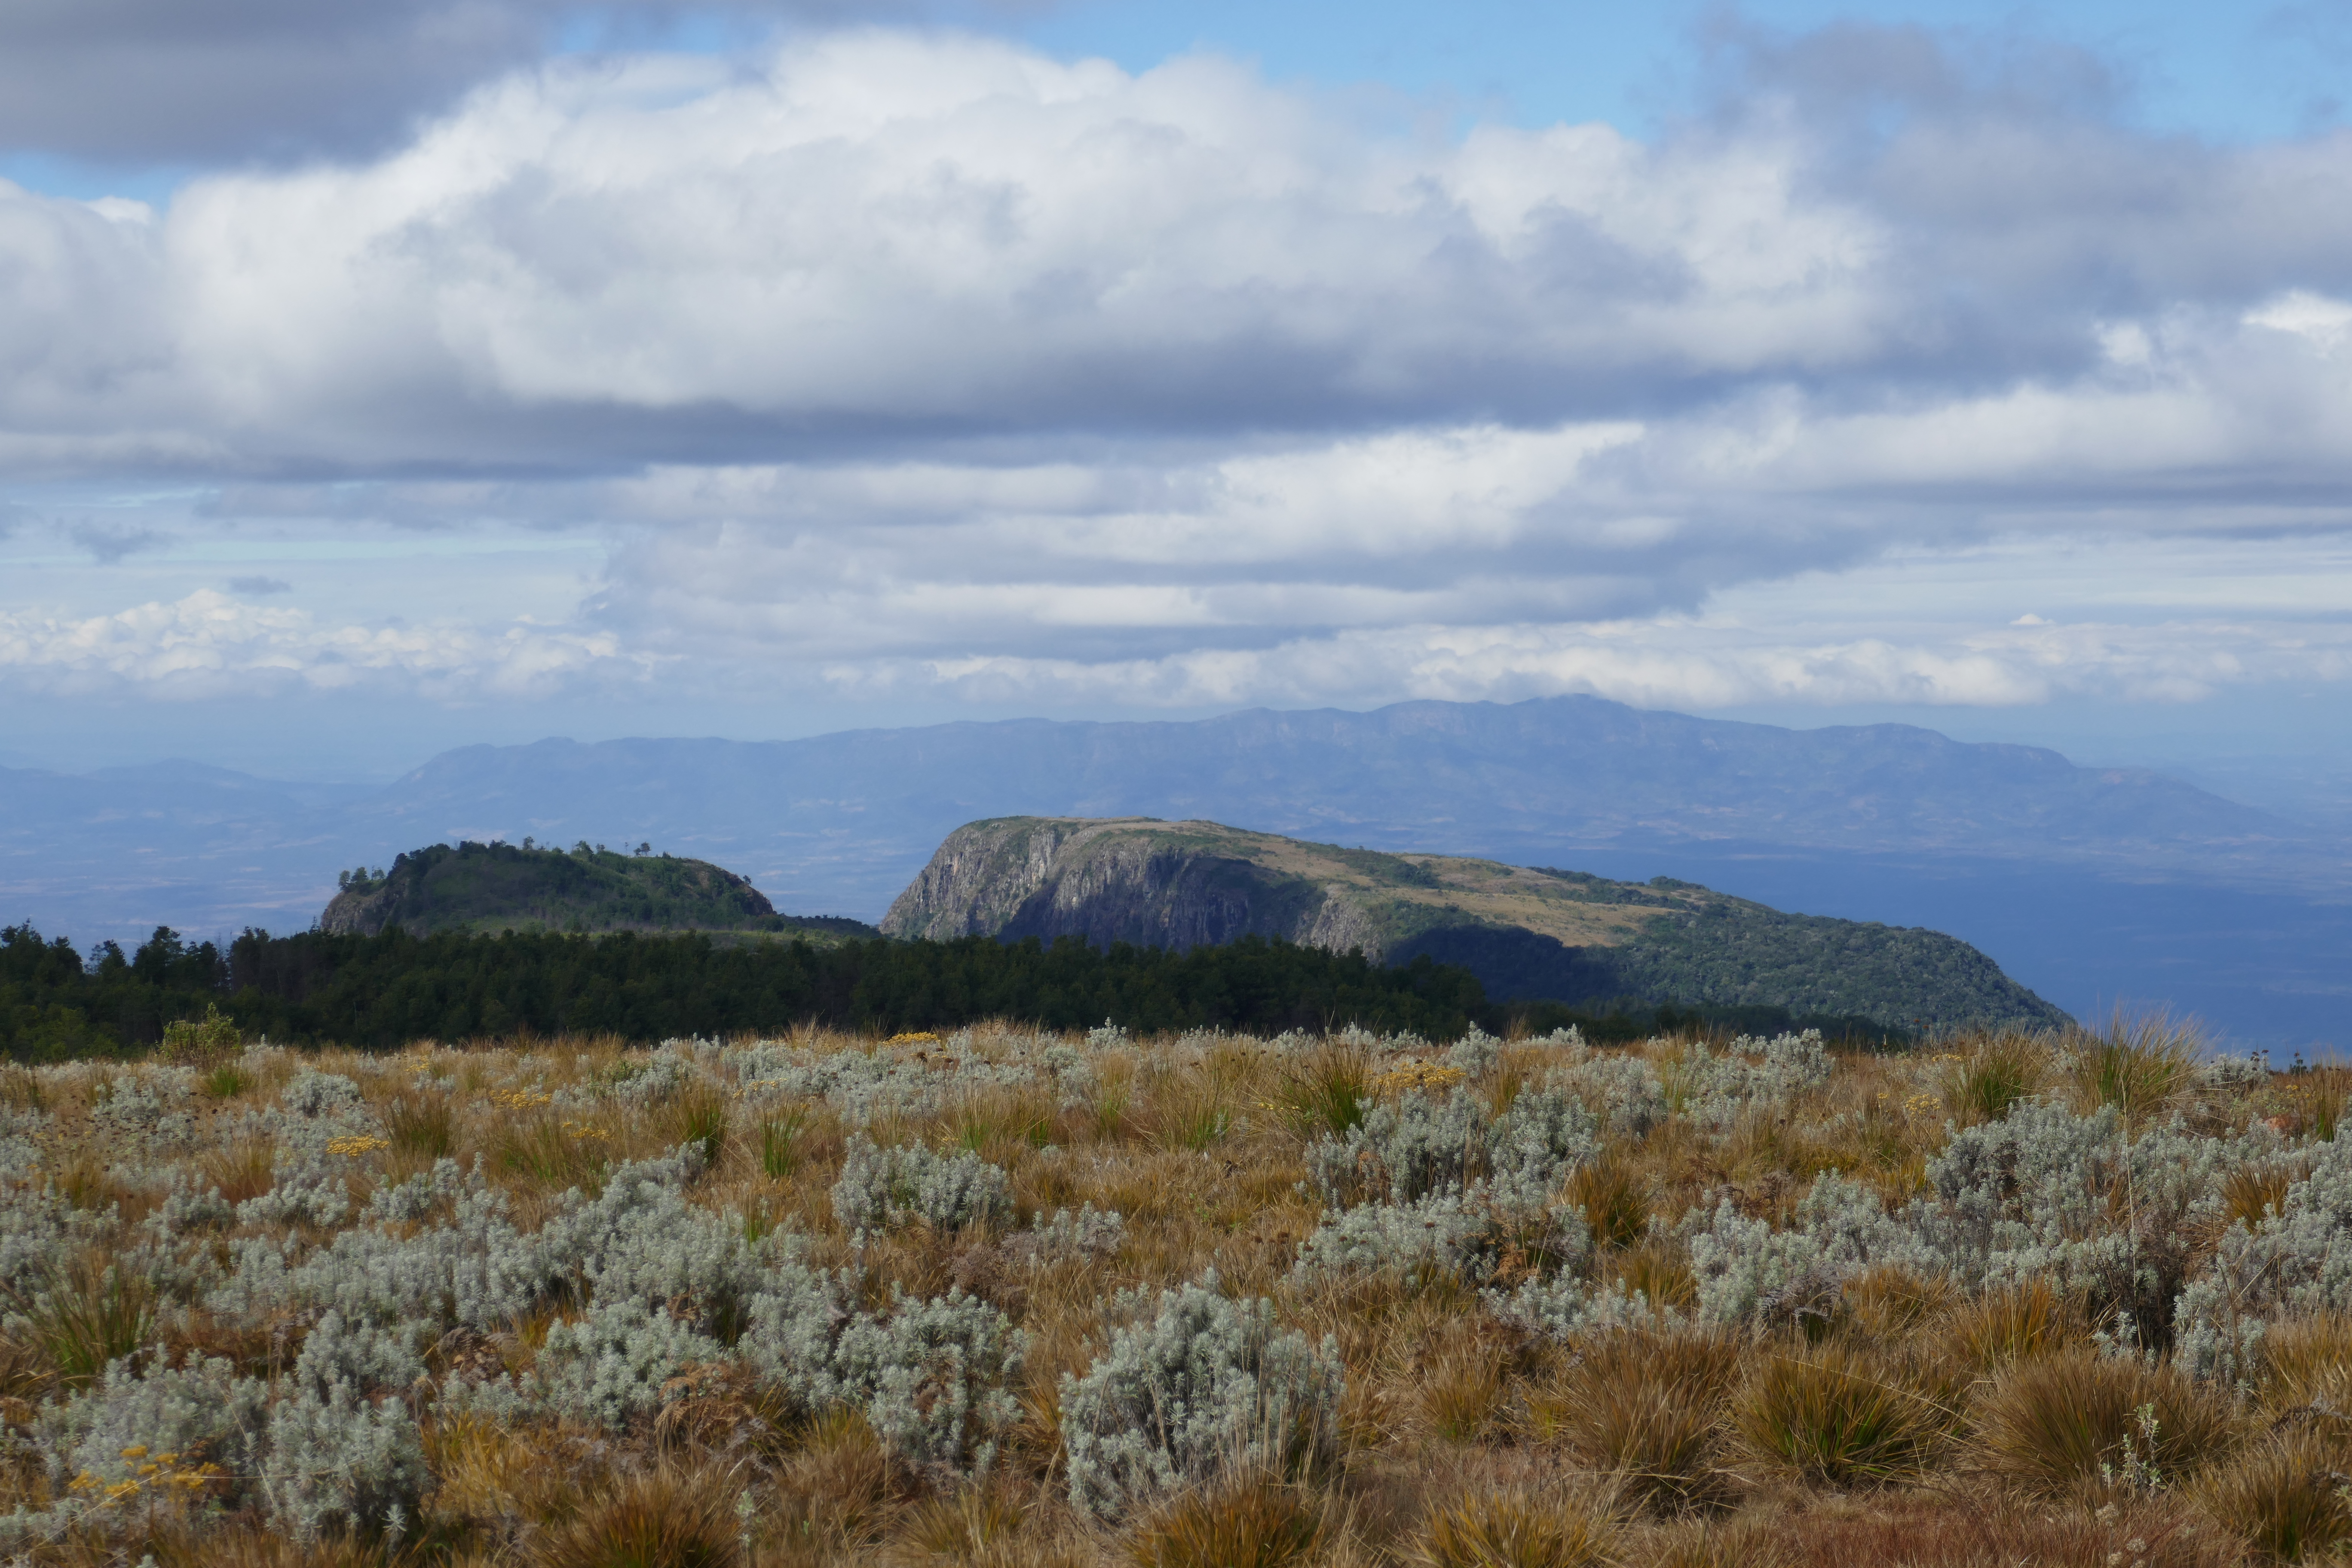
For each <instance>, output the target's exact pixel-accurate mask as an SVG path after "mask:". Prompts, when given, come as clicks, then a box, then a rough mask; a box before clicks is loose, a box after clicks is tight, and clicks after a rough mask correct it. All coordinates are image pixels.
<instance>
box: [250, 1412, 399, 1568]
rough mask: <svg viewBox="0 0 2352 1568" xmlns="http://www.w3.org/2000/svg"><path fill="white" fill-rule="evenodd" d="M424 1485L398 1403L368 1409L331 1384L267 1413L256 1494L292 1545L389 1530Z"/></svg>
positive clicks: (397, 1523)
mask: <svg viewBox="0 0 2352 1568" xmlns="http://www.w3.org/2000/svg"><path fill="white" fill-rule="evenodd" d="M430 1479H431V1472H430V1471H429V1470H428V1469H427V1468H426V1466H425V1447H424V1443H423V1441H422V1439H421V1438H420V1436H419V1435H418V1433H417V1429H416V1420H415V1417H414V1416H413V1415H410V1414H409V1412H408V1406H407V1405H404V1404H403V1403H402V1402H401V1401H399V1400H398V1399H390V1398H387V1399H383V1400H380V1401H373V1402H371V1401H370V1400H368V1399H367V1398H365V1397H363V1396H362V1394H359V1392H358V1391H356V1390H355V1389H353V1388H352V1385H351V1384H348V1383H335V1384H330V1385H329V1387H328V1388H327V1390H326V1392H325V1393H324V1394H320V1392H319V1391H317V1390H315V1389H309V1388H306V1389H303V1390H302V1391H301V1392H300V1393H299V1394H296V1395H295V1396H294V1397H293V1398H290V1399H282V1400H280V1401H279V1402H278V1405H277V1407H276V1408H275V1409H273V1410H272V1411H271V1412H270V1413H269V1432H268V1458H266V1459H265V1460H264V1462H263V1465H262V1469H261V1489H262V1494H263V1496H264V1497H266V1498H267V1499H268V1502H269V1511H270V1514H271V1516H272V1517H273V1518H274V1519H275V1520H276V1521H277V1522H278V1527H279V1528H280V1529H282V1530H284V1531H287V1532H289V1534H291V1535H293V1536H294V1537H295V1539H297V1540H299V1541H312V1540H316V1539H317V1538H318V1537H320V1536H321V1535H324V1534H326V1533H328V1532H329V1531H352V1532H360V1533H373V1532H375V1531H380V1530H383V1529H384V1528H385V1527H387V1526H397V1525H399V1524H400V1522H401V1521H403V1520H404V1519H405V1518H406V1517H407V1516H408V1515H409V1514H410V1513H411V1512H413V1511H414V1510H415V1506H416V1500H417V1497H418V1495H419V1494H420V1493H422V1492H423V1491H424V1489H425V1486H426V1484H427V1483H428V1482H429V1480H430Z"/></svg>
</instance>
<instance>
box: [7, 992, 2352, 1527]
mask: <svg viewBox="0 0 2352 1568" xmlns="http://www.w3.org/2000/svg"><path fill="white" fill-rule="evenodd" d="M1949 1044H1950V1047H1951V1048H1949V1049H1948V1050H1947V1051H1945V1052H1943V1053H1941V1054H1939V1055H1933V1056H1930V1055H1927V1054H1924V1053H1923V1054H1916V1055H1908V1056H1854V1057H1846V1056H1840V1055H1837V1054H1834V1053H1830V1052H1826V1051H1824V1050H1823V1049H1822V1045H1821V1042H1820V1040H1819V1039H1818V1038H1817V1037H1810V1036H1783V1037H1776V1038H1772V1039H1769V1040H1767V1039H1748V1038H1744V1039H1739V1040H1736V1041H1728V1042H1726V1041H1722V1040H1717V1041H1713V1042H1707V1041H1701V1040H1696V1039H1691V1038H1660V1039H1654V1040H1651V1041H1648V1042H1645V1043H1643V1044H1642V1045H1640V1046H1638V1047H1632V1048H1628V1049H1624V1050H1596V1049H1593V1048H1591V1047H1589V1046H1587V1045H1586V1044H1584V1043H1583V1042H1581V1041H1580V1040H1579V1039H1577V1038H1576V1037H1573V1036H1570V1035H1560V1036H1555V1037H1546V1038H1538V1039H1523V1040H1518V1041H1509V1042H1507V1041H1501V1040H1496V1039H1494V1038H1492V1037H1486V1036H1485V1035H1480V1034H1472V1035H1469V1036H1467V1037H1465V1038H1464V1039H1463V1040H1461V1041H1460V1042H1458V1043H1457V1044H1455V1045H1454V1046H1453V1047H1450V1048H1446V1047H1435V1046H1433V1045H1431V1044H1430V1043H1429V1042H1427V1041H1425V1040H1423V1039H1420V1038H1416V1037H1411V1036H1393V1037H1370V1036H1368V1035H1364V1034H1361V1033H1347V1034H1341V1035H1336V1036H1325V1035H1310V1034H1291V1035H1286V1036H1283V1037H1276V1038H1262V1037H1244V1036H1235V1035H1229V1034H1228V1035H1218V1034H1207V1033H1193V1034H1185V1035H1178V1036H1162V1037H1129V1036H1128V1035H1126V1034H1124V1033H1122V1032H1120V1031H1118V1030H1110V1029H1105V1030H1097V1031H1094V1032H1092V1033H1089V1034H1086V1035H1076V1034H1070V1035H1060V1034H1053V1033H1044V1034H1040V1033H1035V1032H1033V1031H1031V1030H1028V1029H1026V1028H1017V1027H1005V1026H984V1027H980V1028H974V1029H971V1030H964V1031H958V1032H954V1033H952V1034H949V1035H946V1036H944V1037H942V1036H940V1035H930V1034H924V1035H915V1036H909V1037H901V1038H897V1039H892V1040H889V1041H887V1042H879V1043H877V1041H875V1040H874V1039H872V1038H871V1037H844V1036H839V1035H834V1034H830V1033H826V1032H823V1031H812V1032H803V1033H801V1034H799V1035H796V1036H794V1037H791V1038H776V1039H757V1040H755V1039H746V1040H742V1041H739V1042H737V1043H735V1044H732V1045H726V1046H722V1045H719V1044H717V1043H712V1042H699V1041H677V1042H672V1043H670V1044H668V1045H667V1046H664V1047H661V1048H660V1049H657V1050H655V1051H651V1052H643V1051H623V1050H619V1049H616V1048H614V1047H613V1046H612V1045H610V1044H609V1043H601V1042H598V1041H596V1040H593V1039H584V1038H573V1039H564V1040H559V1041H553V1042H549V1043H545V1044H542V1045H541V1046H538V1047H534V1048H530V1049H508V1048H501V1049H482V1050H475V1051H466V1052H457V1051H451V1050H448V1049H446V1048H441V1047H434V1046H431V1045H420V1046H417V1047H413V1048H411V1049H408V1050H405V1051H403V1052H400V1053H397V1054H380V1055H373V1056H364V1055H358V1054H353V1053H350V1052H341V1051H336V1052H327V1053H322V1054H318V1055H304V1054H299V1053H295V1052H291V1051H288V1050H284V1049H276V1048H268V1049H265V1048H257V1047H241V1046H240V1045H239V1044H238V1042H237V1041H236V1038H235V1037H234V1033H233V1031H228V1030H224V1029H221V1028H217V1027H215V1028H213V1029H210V1030H193V1031H185V1032H183V1033H182V1034H180V1035H177V1036H175V1037H174V1041H173V1051H174V1052H175V1053H176V1055H177V1057H178V1060H176V1061H173V1062H154V1063H148V1064H143V1065H140V1066H137V1067H123V1066H120V1065H100V1064H91V1063H77V1064H72V1065H66V1066H56V1067H47V1068H38V1069H35V1070H26V1069H21V1068H19V1069H11V1070H10V1071H8V1072H7V1073H6V1074H5V1076H0V1205H5V1229H4V1230H0V1234H5V1238H6V1246H5V1248H0V1291H5V1297H6V1300H7V1301H8V1303H9V1306H8V1310H7V1314H6V1316H5V1320H0V1375H5V1385H0V1386H5V1393H0V1423H5V1427H6V1430H7V1432H8V1435H9V1445H8V1447H7V1448H6V1450H5V1454H6V1458H5V1463H0V1514H5V1518H0V1554H5V1555H6V1556H7V1557H8V1558H9V1559H10V1560H15V1561H24V1562H26V1563H71V1564H87V1565H90V1568H96V1565H97V1564H100V1563H106V1564H117V1563H121V1564H130V1563H141V1562H143V1561H150V1560H152V1562H153V1563H155V1564H156V1565H157V1568H184V1565H194V1564H198V1563H204V1564H247V1565H254V1568H260V1565H264V1564H268V1565H274V1568H313V1565H315V1568H329V1565H333V1568H361V1565H365V1564H382V1565H383V1568H393V1565H394V1564H399V1565H403V1568H413V1565H421V1564H448V1565H450V1568H460V1565H465V1568H491V1565H492V1564H502V1565H503V1564H517V1565H530V1568H557V1565H562V1568H622V1565H625V1564H628V1565H635V1568H819V1565H824V1564H845V1565H846V1564H851V1563H860V1564H863V1563H922V1564H930V1563H936V1564H956V1563H961V1564H995V1565H1001V1568H1012V1565H1014V1564H1044V1565H1068V1568H1080V1565H1096V1564H1101V1565H1106V1568H1108V1564H1113V1563H1124V1564H1154V1565H1186V1568H1231V1565H1235V1564H1251V1565H1257V1568H1288V1565H1294V1564H1295V1565H1297V1568H1372V1565H1391V1564H1392V1565H1395V1568H1404V1565H1406V1564H1418V1565H1423V1568H1430V1565H1434V1568H1496V1565H1508V1568H1518V1565H1538V1568H1562V1565H1570V1568H1574V1565H1581V1564H1594V1563H1617V1564H1628V1565H1640V1568H1686V1565H1687V1568H1696V1565H1702V1564H1706V1565H1717V1564H1768V1565H1783V1568H1806V1565H1812V1564H1819V1565H1822V1568H1829V1565H1832V1564H1836V1565H1840V1568H1843V1565H1845V1564H1852V1563H1906V1564H1910V1565H1913V1568H1941V1565H1946V1564H1950V1565H1955V1568H1957V1565H1960V1564H1968V1565H1971V1568H1974V1565H1979V1564H1983V1565H1990V1564H1995V1563H1999V1564H2015V1563H2036V1564H2041V1563H2095V1564H2126V1563H2137V1564H2147V1565H2150V1568H2187V1565H2192V1564H2193V1565H2200V1568H2201V1565H2207V1564H2210V1565H2215V1568H2218V1565H2220V1564H2224V1563H2240V1562H2245V1561H2248V1560H2250V1559H2259V1560H2265V1561H2266V1560H2273V1559H2279V1558H2288V1559H2292V1558H2295V1557H2304V1558H2315V1557H2320V1556H2325V1555H2327V1554H2328V1553H2331V1552H2335V1551H2336V1550H2337V1549H2338V1548H2340V1547H2341V1546H2343V1545H2344V1544H2345V1543H2346V1542H2347V1541H2352V1500H2347V1493H2346V1489H2345V1483H2344V1475H2345V1473H2346V1472H2347V1471H2352V1432H2347V1429H2346V1426H2345V1423H2344V1420H2343V1417H2342V1415H2341V1414H2340V1413H2341V1411H2342V1410H2343V1409H2344V1408H2345V1404H2344V1402H2345V1401H2346V1400H2347V1397H2352V1140H2340V1139H2339V1138H2338V1137H2337V1130H2338V1126H2339V1119H2340V1117H2341V1115H2342V1112H2343V1109H2344V1100H2345V1085H2344V1081H2343V1079H2342V1078H2341V1077H2340V1076H2338V1075H2336V1074H2332V1073H2323V1074H2314V1073H2301V1074H2295V1075H2284V1074H2274V1073H2271V1072H2268V1071H2266V1070H2263V1068H2261V1066H2260V1065H2259V1064H2257V1063H2253V1062H2250V1061H2247V1060H2244V1059H2237V1060H2221V1061H2217V1062H2200V1060H2198V1059H2197V1058H2196V1053H2195V1047H2194V1042H2192V1041H2189V1040H2187V1039H2184V1038H2181V1037H2175V1036H2169V1035H2167V1034H2165V1033H2164V1032H2162V1031H2161V1030H2157V1029H2140V1030H2137V1031H2135V1030H2129V1029H2124V1028H2120V1027H2119V1028H2117V1029H2116V1030H2115V1031H2112V1032H2110V1033H2107V1034H2105V1035H2100V1036H2090V1035H2084V1034H2080V1033H2075V1034H2070V1035H2066V1036H2054V1035H2053V1036H2032V1035H2024V1034H2018V1033H2004V1034H1980V1035H1977V1036H1974V1037H1968V1038H1966V1039H1961V1040H1955V1041H1952V1042H1949ZM11 1510H13V1511H11Z"/></svg>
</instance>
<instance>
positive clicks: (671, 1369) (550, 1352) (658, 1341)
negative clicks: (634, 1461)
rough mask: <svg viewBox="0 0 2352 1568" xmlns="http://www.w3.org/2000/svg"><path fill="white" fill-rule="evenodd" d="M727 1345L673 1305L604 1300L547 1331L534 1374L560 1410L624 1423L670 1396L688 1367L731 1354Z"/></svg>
mask: <svg viewBox="0 0 2352 1568" xmlns="http://www.w3.org/2000/svg"><path fill="white" fill-rule="evenodd" d="M726 1353H727V1352H726V1348H725V1347H724V1346H722V1345H720V1344H719V1342H718V1341H717V1340H714V1339H712V1338H710V1337H709V1335H707V1334H703V1333H700V1332H698V1331H696V1330H695V1329H694V1328H693V1327H692V1326H691V1325H689V1324H687V1323H682V1322H680V1321H677V1319H675V1318H673V1317H671V1316H670V1315H669V1314H668V1313H667V1312H662V1311H655V1310H648V1309H647V1308H646V1305H645V1303H644V1302H642V1301H637V1300H619V1301H612V1302H606V1303H602V1304H599V1305H597V1306H595V1307H593V1308H591V1309H590V1310H588V1312H587V1313H586V1314H585V1315H584V1316H583V1317H582V1318H580V1319H579V1320H578V1321H575V1322H570V1323H557V1324H555V1325H554V1326H553V1327H551V1328H550V1329H549V1330H548V1331H547V1343H546V1344H545V1346H544V1347H542V1348H541V1351H540V1354H539V1361H538V1363H537V1365H536V1366H535V1367H534V1368H533V1376H534V1378H535V1380H536V1387H537V1392H538V1394H539V1398H540V1401H541V1404H542V1405H544V1406H545V1407H546V1408H547V1409H549V1410H551V1411H553V1412H554V1413H555V1414H557V1415H567V1416H570V1417H572V1419H574V1420H578V1421H593V1422H595V1423H598V1424H600V1425H602V1426H611V1427H620V1426H626V1425H627V1424H628V1422H629V1420H630V1418H631V1417H632V1416H636V1415H644V1414H645V1413H646V1412H647V1411H650V1410H652V1409H654V1408H655V1407H656V1406H657V1405H660V1404H661V1403H662V1402H663V1400H664V1399H665V1398H667V1397H671V1396H672V1394H673V1392H674V1390H673V1389H672V1384H673V1380H674V1379H676V1378H677V1376H678V1374H679V1373H683V1372H684V1371H686V1369H687V1368H688V1367H690V1366H699V1365H703V1364H705V1363H713V1362H718V1361H720V1360H723V1359H725V1356H726Z"/></svg>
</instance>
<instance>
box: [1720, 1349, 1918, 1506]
mask: <svg viewBox="0 0 2352 1568" xmlns="http://www.w3.org/2000/svg"><path fill="white" fill-rule="evenodd" d="M1957 1414H1958V1413H1957V1412H1956V1411H1955V1410H1954V1409H1953V1408H1952V1407H1951V1405H1949V1404H1948V1403H1947V1398H1946V1396H1945V1395H1944V1391H1943V1390H1941V1389H1938V1388H1937V1386H1936V1382H1935V1380H1934V1379H1933V1378H1932V1377H1928V1376H1922V1375H1921V1374H1920V1373H1919V1371H1918V1369H1916V1368H1915V1367H1912V1366H1909V1365H1906V1364H1905V1363H1903V1362H1902V1361H1900V1360H1898V1359H1897V1358H1895V1357H1892V1356H1888V1355H1885V1354H1880V1353H1874V1352H1869V1351H1864V1350H1857V1349H1854V1348H1852V1347H1850V1346H1847V1345H1843V1344H1838V1343H1830V1344H1822V1345H1776V1346H1773V1347H1771V1348H1770V1349H1769V1351H1768V1352H1766V1354H1765V1355H1764V1356H1763V1357H1762V1358H1761V1361H1760V1363H1759V1364H1758V1365H1757V1366H1756V1367H1755V1368H1754V1369H1753V1370H1752V1371H1751V1372H1750V1373H1749V1375H1748V1383H1747V1385H1746V1386H1745V1387H1743V1388H1742V1389H1741V1390H1740V1391H1739V1394H1738V1398H1737V1400H1736V1401H1735V1404H1734V1407H1733V1421H1734V1424H1735V1425H1736V1426H1737V1427H1738V1432H1739V1435H1740V1436H1741V1437H1742V1438H1744V1439H1745V1440H1746V1441H1747V1443H1748V1447H1750V1449H1752V1450H1753V1451H1754V1452H1755V1453H1756V1454H1757V1456H1758V1457H1759V1458H1763V1459H1765V1460H1767V1461H1768V1462H1771V1463H1775V1464H1778V1465H1780V1466H1782V1467H1785V1468H1787V1469H1789V1470H1790V1471H1793V1472H1794V1473H1795V1474H1797V1475H1799V1476H1801V1477H1803V1478H1804V1479H1808V1480H1812V1481H1818V1482H1822V1483H1826V1484H1828V1485H1831V1486H1839V1487H1845V1486H1856V1485H1883V1484H1885V1483H1888V1482H1893V1481H1901V1480H1907V1479H1913V1478H1916V1477H1917V1476H1919V1475H1920V1474H1922V1473H1923V1472H1924V1471H1925V1469H1926V1468H1927V1464H1928V1462H1929V1460H1930V1459H1931V1458H1934V1457H1935V1455H1936V1454H1937V1450H1938V1449H1939V1448H1940V1447H1941V1446H1942V1443H1943V1439H1944V1437H1945V1436H1946V1435H1947V1433H1948V1431H1949V1430H1950V1429H1951V1427H1952V1426H1953V1424H1954V1421H1955V1419H1956V1417H1957Z"/></svg>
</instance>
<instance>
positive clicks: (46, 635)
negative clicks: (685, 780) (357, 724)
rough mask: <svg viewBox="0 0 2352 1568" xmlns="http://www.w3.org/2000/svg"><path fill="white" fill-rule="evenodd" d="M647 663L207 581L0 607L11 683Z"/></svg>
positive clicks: (146, 682)
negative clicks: (299, 605)
mask: <svg viewBox="0 0 2352 1568" xmlns="http://www.w3.org/2000/svg"><path fill="white" fill-rule="evenodd" d="M653 662H654V661H652V660H650V659H647V658H642V657H635V658H633V657H630V656H627V655H625V654H623V653H622V652H621V650H620V649H619V648H618V647H617V646H616V644H615V642H614V639H613V638H612V637H609V636H598V635H595V634H593V633H583V632H579V631H565V630H562V629H550V628H542V627H537V626H527V625H517V626H508V627H505V628H501V629H488V628H483V627H478V626H446V625H428V626H406V625H400V624H395V623H390V622H385V623H379V624H376V625H372V626H368V625H353V624H344V625H333V624H322V623H321V622H320V621H318V620H316V619H314V618H313V617H312V616H310V615H308V614H306V613H304V612H302V611H299V610H265V609H261V608H258V607H257V606H254V605H245V604H240V603H238V602H237V601H236V600H234V599H231V598H229V597H228V596H227V595H223V594H218V593H215V592H213V591H211V590H209V589H206V590H202V591H199V592H197V593H194V594H191V595H188V596H187V597H185V598H184V599H181V600H178V601H176V602H174V603H170V604H163V603H150V604H144V605H137V606H134V607H132V608H131V609H127V610H122V611H120V612H117V613H115V614H112V615H104V616H87V617H80V618H71V617H51V616H37V615H32V614H7V613H0V679H5V683H6V684H7V685H8V686H9V687H11V688H13V689H16V690H19V691H32V692H53V693H68V694H79V693H94V692H109V691H131V692H134V693H141V694H144V695H148V696H158V697H164V698H174V699H199V698H209V697H222V696H247V695H252V694H254V693H257V692H261V693H267V692H271V691H286V690H296V689H304V690H313V691H359V690H369V689H383V690H390V691H396V692H399V693H401V694H404V695H408V694H414V695H421V696H425V697H430V698H440V699H448V700H459V699H469V698H482V697H499V698H509V699H528V698H531V697H535V696H539V695H542V694H544V693H546V692H548V691H551V690H554V689H560V688H569V687H574V686H578V685H581V684H583V683H593V682H596V681H610V682H614V683H618V684H624V685H625V684H629V683H634V682H635V681H637V680H639V679H642V677H643V676H644V675H645V673H646V671H647V669H648V668H651V666H652V664H653Z"/></svg>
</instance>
